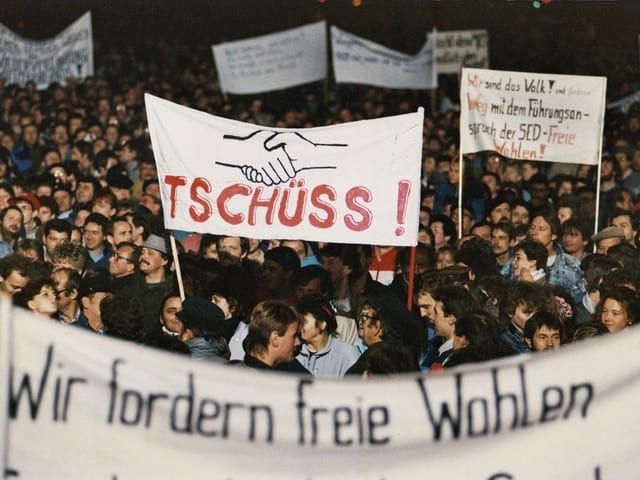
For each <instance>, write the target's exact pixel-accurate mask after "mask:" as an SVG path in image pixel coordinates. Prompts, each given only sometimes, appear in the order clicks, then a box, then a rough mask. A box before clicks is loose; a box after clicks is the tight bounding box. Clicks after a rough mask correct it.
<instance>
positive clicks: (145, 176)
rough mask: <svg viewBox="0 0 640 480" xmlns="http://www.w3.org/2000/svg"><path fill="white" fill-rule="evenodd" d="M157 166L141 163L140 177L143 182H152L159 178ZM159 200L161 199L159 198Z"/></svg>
mask: <svg viewBox="0 0 640 480" xmlns="http://www.w3.org/2000/svg"><path fill="white" fill-rule="evenodd" d="M157 173H158V172H157V171H156V166H155V165H153V164H152V163H141V164H140V169H139V173H138V177H139V178H140V179H141V180H142V181H145V180H151V179H152V178H155V177H156V176H157ZM158 198H159V197H158Z"/></svg>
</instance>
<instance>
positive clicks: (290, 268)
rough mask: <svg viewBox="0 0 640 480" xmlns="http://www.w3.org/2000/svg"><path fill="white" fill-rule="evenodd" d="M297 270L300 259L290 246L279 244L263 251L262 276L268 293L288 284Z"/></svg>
mask: <svg viewBox="0 0 640 480" xmlns="http://www.w3.org/2000/svg"><path fill="white" fill-rule="evenodd" d="M298 270H300V259H299V258H298V255H296V252H295V251H293V250H292V249H291V248H289V247H282V246H280V247H276V248H272V249H271V250H267V251H266V252H265V254H264V264H263V272H262V278H263V280H264V284H265V287H266V288H267V290H268V291H269V292H270V293H275V292H278V291H280V290H282V289H284V288H287V287H288V286H290V285H291V282H292V279H293V276H294V275H295V274H296V272H297V271H298Z"/></svg>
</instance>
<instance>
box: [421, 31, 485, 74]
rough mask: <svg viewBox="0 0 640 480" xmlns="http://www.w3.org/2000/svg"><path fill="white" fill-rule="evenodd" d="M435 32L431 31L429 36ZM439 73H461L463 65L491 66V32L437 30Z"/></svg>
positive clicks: (471, 66) (474, 66)
mask: <svg viewBox="0 0 640 480" xmlns="http://www.w3.org/2000/svg"><path fill="white" fill-rule="evenodd" d="M432 36H433V33H429V38H430V37H432ZM436 64H437V65H438V73H439V74H443V73H456V74H458V73H460V69H461V68H462V67H470V68H489V32H487V31H486V30H450V31H445V32H441V31H437V32H436Z"/></svg>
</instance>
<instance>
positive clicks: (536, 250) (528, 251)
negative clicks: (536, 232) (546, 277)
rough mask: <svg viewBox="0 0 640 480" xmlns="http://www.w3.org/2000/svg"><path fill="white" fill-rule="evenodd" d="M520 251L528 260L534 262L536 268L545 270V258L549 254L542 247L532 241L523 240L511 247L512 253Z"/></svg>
mask: <svg viewBox="0 0 640 480" xmlns="http://www.w3.org/2000/svg"><path fill="white" fill-rule="evenodd" d="M518 250H522V251H523V252H524V254H525V255H526V256H527V259H528V260H534V261H535V262H536V267H537V268H542V269H543V270H546V269H547V257H548V255H549V253H548V252H547V249H546V248H545V246H544V245H542V244H541V243H538V242H534V241H533V240H525V241H524V242H521V243H519V244H518V245H516V246H515V247H513V252H514V253H515V252H517V251H518Z"/></svg>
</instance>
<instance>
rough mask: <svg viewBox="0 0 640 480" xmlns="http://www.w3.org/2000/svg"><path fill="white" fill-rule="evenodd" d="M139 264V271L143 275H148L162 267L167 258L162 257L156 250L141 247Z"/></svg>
mask: <svg viewBox="0 0 640 480" xmlns="http://www.w3.org/2000/svg"><path fill="white" fill-rule="evenodd" d="M139 264H140V271H141V272H142V273H144V274H145V275H148V274H151V273H155V272H157V271H159V270H160V269H162V268H164V266H165V265H166V264H167V260H165V259H164V258H162V254H161V253H160V252H159V251H158V250H154V249H153V248H146V247H143V248H142V253H141V254H140V261H139Z"/></svg>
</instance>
